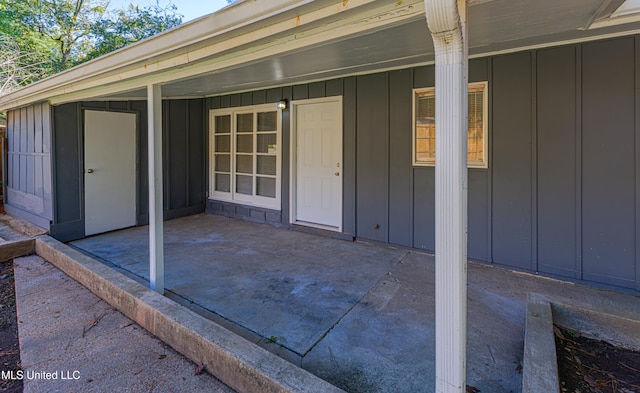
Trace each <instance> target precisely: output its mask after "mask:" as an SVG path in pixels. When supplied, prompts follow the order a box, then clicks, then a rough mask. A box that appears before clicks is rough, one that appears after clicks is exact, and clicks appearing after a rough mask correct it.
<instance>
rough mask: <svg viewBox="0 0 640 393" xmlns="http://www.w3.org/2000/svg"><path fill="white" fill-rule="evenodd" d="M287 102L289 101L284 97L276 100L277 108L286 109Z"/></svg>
mask: <svg viewBox="0 0 640 393" xmlns="http://www.w3.org/2000/svg"><path fill="white" fill-rule="evenodd" d="M288 103H289V100H287V99H286V98H283V99H281V100H280V101H279V102H278V109H281V110H285V109H287V104H288Z"/></svg>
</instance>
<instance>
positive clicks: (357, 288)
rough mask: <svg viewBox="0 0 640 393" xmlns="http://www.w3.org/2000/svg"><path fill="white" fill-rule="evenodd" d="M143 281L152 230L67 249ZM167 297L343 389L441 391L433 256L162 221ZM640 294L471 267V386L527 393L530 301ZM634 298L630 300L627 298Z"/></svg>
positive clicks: (192, 220)
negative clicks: (532, 297) (524, 369)
mask: <svg viewBox="0 0 640 393" xmlns="http://www.w3.org/2000/svg"><path fill="white" fill-rule="evenodd" d="M72 245H73V246H75V247H77V248H79V249H81V250H84V252H86V253H89V254H91V255H92V256H94V257H96V258H98V259H99V260H101V261H103V262H104V263H106V264H108V265H111V266H115V267H117V269H118V270H120V271H122V272H125V273H126V274H128V275H129V276H130V277H135V278H137V279H138V280H139V281H141V282H144V281H146V280H148V277H149V266H148V264H149V262H148V228H147V227H137V228H130V229H126V230H122V231H116V232H111V233H107V234H102V235H98V236H93V237H90V238H86V239H82V240H79V241H75V242H72ZM165 283H166V288H167V291H168V292H167V295H168V296H169V297H170V298H173V299H175V300H176V301H178V302H180V303H182V304H184V305H187V306H188V307H190V308H192V309H194V310H195V311H197V312H199V313H200V314H201V315H204V316H206V317H208V318H210V319H213V320H214V321H215V322H218V323H220V324H222V325H224V326H225V327H227V328H228V329H230V330H232V331H234V332H236V333H238V334H240V335H242V336H244V337H245V338H248V339H250V340H251V341H253V342H255V343H257V344H259V345H261V346H262V347H264V348H266V349H268V350H270V351H272V352H274V353H276V354H278V355H280V356H282V357H284V358H286V359H287V360H289V361H291V362H293V363H295V364H297V365H299V366H300V367H302V368H304V369H306V370H308V371H310V372H311V373H313V374H315V375H317V376H319V377H321V378H323V379H325V380H327V381H329V382H330V383H332V384H334V385H336V386H338V387H340V388H342V389H344V390H346V391H348V392H431V391H434V387H435V383H434V373H435V323H434V311H435V310H434V307H435V302H434V289H435V282H434V257H433V256H432V255H429V254H425V253H422V252H418V251H416V250H409V249H400V248H399V249H396V248H392V247H382V246H376V245H370V244H363V243H358V242H348V241H344V240H338V239H333V238H328V237H323V236H316V235H310V234H306V233H302V232H297V231H290V230H286V229H281V228H275V227H272V226H269V225H264V224H254V223H249V222H244V221H241V220H235V219H229V218H226V217H222V216H216V215H208V214H201V215H196V216H191V217H185V218H181V219H176V220H171V221H167V222H165ZM529 292H538V293H544V294H549V295H554V296H562V297H565V298H569V299H571V298H575V299H589V301H590V302H593V303H597V304H603V305H612V306H614V307H616V308H619V309H622V310H624V309H627V310H629V311H635V312H637V311H638V309H640V297H638V296H637V294H632V295H631V296H629V295H625V296H618V295H619V293H618V292H615V291H611V290H605V289H598V288H593V287H589V286H584V285H578V284H573V283H569V282H562V281H558V280H553V279H549V278H543V277H538V276H535V275H531V274H525V273H518V272H512V271H508V270H504V269H500V268H495V267H493V266H488V265H483V264H476V263H470V264H469V265H468V334H467V337H468V339H467V341H468V349H467V383H468V384H469V385H472V386H475V387H477V388H478V389H480V391H481V392H521V391H522V375H521V371H520V370H521V363H522V356H523V345H524V328H525V313H526V298H527V294H528V293H529ZM629 299H631V301H629Z"/></svg>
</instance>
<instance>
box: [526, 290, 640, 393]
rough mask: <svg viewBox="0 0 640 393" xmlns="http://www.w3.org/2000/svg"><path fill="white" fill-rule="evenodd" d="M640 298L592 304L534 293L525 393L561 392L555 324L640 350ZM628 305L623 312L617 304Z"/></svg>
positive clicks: (619, 297)
mask: <svg viewBox="0 0 640 393" xmlns="http://www.w3.org/2000/svg"><path fill="white" fill-rule="evenodd" d="M638 302H640V298H639V297H638V296H634V295H630V294H624V293H618V292H616V293H613V292H612V293H611V294H610V296H602V297H600V298H599V299H598V300H596V299H590V301H589V302H586V301H583V300H580V299H568V298H564V297H559V296H548V295H542V294H538V293H530V294H529V296H528V299H527V315H526V329H525V340H524V363H523V375H522V391H523V393H534V392H536V393H537V392H559V389H560V383H559V377H558V363H557V356H556V345H555V337H554V333H553V324H554V323H555V324H558V325H560V326H563V327H565V328H568V329H573V330H576V331H578V332H580V334H582V335H585V336H588V337H591V338H595V339H600V340H604V341H607V342H609V343H612V344H614V345H618V346H622V347H626V348H630V349H634V350H640V337H639V336H638V334H637V332H638V331H640V312H638V311H635V310H637V308H636V307H634V306H633V305H635V304H638ZM620 304H627V305H631V307H630V308H628V309H626V310H623V309H620V308H618V307H616V305H618V306H619V305H620Z"/></svg>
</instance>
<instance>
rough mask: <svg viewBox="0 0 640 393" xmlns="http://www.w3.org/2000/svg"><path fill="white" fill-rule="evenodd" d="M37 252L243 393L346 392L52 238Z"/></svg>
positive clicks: (41, 242)
mask: <svg viewBox="0 0 640 393" xmlns="http://www.w3.org/2000/svg"><path fill="white" fill-rule="evenodd" d="M35 251H36V253H37V254H38V255H39V256H40V257H42V258H44V259H45V260H47V261H49V262H50V263H52V264H53V265H54V266H56V267H57V268H59V269H60V270H62V271H63V272H65V273H66V274H67V275H69V276H70V277H72V278H73V279H75V280H76V281H78V282H79V283H81V284H82V285H84V286H85V287H87V288H88V289H89V290H91V291H92V292H93V293H95V294H96V295H97V296H98V297H100V298H102V299H103V300H105V301H106V302H107V303H109V304H110V305H112V306H113V307H114V308H116V309H118V310H119V311H120V312H122V313H123V314H124V315H126V316H127V317H129V318H131V319H132V320H134V321H135V322H136V323H138V324H139V325H140V326H142V327H143V328H145V329H146V330H148V331H149V332H150V333H152V334H153V335H155V336H156V337H158V338H159V339H161V340H162V341H164V342H165V343H167V344H168V345H170V346H171V347H173V348H174V349H175V350H177V351H178V352H180V353H182V354H183V355H184V356H186V357H187V358H189V359H191V360H192V361H193V362H195V363H197V364H200V365H204V366H205V368H206V370H207V371H208V372H210V373H211V374H212V375H215V376H216V377H217V378H218V379H220V380H221V381H222V382H224V383H225V384H227V385H229V386H230V387H232V388H233V389H235V390H237V391H239V392H260V393H262V392H309V393H311V392H342V390H341V389H339V388H337V387H335V386H333V385H331V384H329V383H328V382H326V381H324V380H322V379H320V378H318V377H316V376H315V375H313V374H311V373H309V372H307V371H305V370H303V369H301V368H299V367H297V366H295V365H293V364H292V363H289V362H287V361H286V360H284V359H281V358H279V357H277V356H276V355H274V354H272V353H270V352H268V351H266V350H264V349H262V348H260V347H259V346H257V345H255V344H253V343H251V342H249V341H247V340H245V339H244V338H242V337H240V336H238V335H236V334H234V333H232V332H230V331H228V330H226V329H224V328H223V327H221V326H220V325H217V324H216V323H214V322H212V321H210V320H208V319H205V318H203V317H201V316H199V315H197V314H196V313H194V312H192V311H190V310H188V309H187V308H185V307H183V306H181V305H179V304H177V303H176V302H174V301H172V300H170V299H168V298H166V297H164V296H161V295H160V294H158V293H156V292H154V291H151V290H150V289H149V288H147V287H145V286H143V285H141V284H140V283H138V282H136V281H134V280H132V279H130V278H128V277H126V276H124V275H123V274H121V273H119V272H116V271H115V270H113V269H111V268H109V267H107V266H105V265H103V264H102V263H100V262H98V261H96V260H95V259H93V258H91V257H89V256H87V255H84V254H82V253H80V252H79V251H77V250H74V249H72V248H71V247H69V246H67V245H65V244H63V243H61V242H59V241H57V240H55V239H53V238H51V237H49V236H39V237H37V238H36V242H35Z"/></svg>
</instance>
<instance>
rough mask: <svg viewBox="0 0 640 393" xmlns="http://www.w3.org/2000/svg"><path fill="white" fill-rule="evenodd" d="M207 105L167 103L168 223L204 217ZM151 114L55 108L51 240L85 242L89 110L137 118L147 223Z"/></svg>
mask: <svg viewBox="0 0 640 393" xmlns="http://www.w3.org/2000/svg"><path fill="white" fill-rule="evenodd" d="M203 103H204V100H202V99H196V100H173V101H165V102H163V137H164V143H165V145H164V146H165V149H164V151H163V155H164V187H165V189H164V201H165V206H164V217H165V219H170V218H176V217H181V216H185V215H190V214H195V213H199V212H202V211H204V190H205V188H204V187H205V180H204V176H205V174H204V171H205V163H206V161H205V158H204V157H205V142H204V113H203ZM146 108H147V104H146V102H144V101H130V102H120V101H118V102H82V103H71V104H64V105H60V106H56V107H54V108H53V114H54V116H53V118H54V153H55V158H54V176H55V183H54V187H55V195H56V198H55V209H54V211H55V213H54V218H53V223H52V225H51V230H50V232H51V235H52V236H54V237H56V238H57V239H59V240H62V241H69V240H73V239H79V238H82V237H84V236H85V234H84V228H85V223H84V192H83V190H84V184H83V181H84V180H83V179H84V175H83V173H84V172H83V171H84V165H83V163H84V148H83V146H84V136H83V134H84V132H83V124H84V120H83V111H84V110H87V109H91V110H108V111H116V112H118V111H119V112H129V113H135V114H137V117H138V127H137V128H138V164H137V167H138V182H137V183H138V186H137V195H138V202H137V209H136V210H137V222H138V225H144V224H147V223H148V221H149V216H148V214H149V211H148V180H147V172H148V158H147V157H148V152H147V113H146V112H147V109H146Z"/></svg>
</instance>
